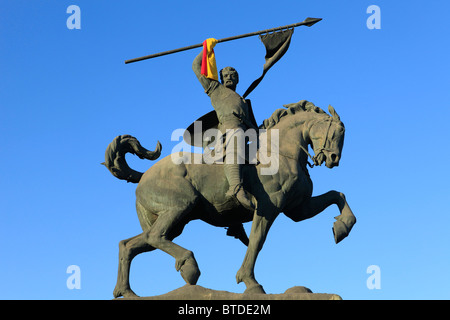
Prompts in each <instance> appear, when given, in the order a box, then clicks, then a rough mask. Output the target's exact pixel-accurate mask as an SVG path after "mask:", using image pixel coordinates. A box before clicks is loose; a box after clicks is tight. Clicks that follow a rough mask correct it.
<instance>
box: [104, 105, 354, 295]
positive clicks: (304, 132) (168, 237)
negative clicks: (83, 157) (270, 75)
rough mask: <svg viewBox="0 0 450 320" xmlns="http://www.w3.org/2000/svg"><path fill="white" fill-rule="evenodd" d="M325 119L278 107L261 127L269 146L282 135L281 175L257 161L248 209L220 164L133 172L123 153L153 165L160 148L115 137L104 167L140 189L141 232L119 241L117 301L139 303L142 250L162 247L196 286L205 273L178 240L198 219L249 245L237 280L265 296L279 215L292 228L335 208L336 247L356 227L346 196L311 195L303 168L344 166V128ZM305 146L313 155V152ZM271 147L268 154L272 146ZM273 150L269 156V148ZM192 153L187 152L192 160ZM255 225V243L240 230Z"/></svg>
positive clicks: (248, 177) (162, 164) (247, 173)
mask: <svg viewBox="0 0 450 320" xmlns="http://www.w3.org/2000/svg"><path fill="white" fill-rule="evenodd" d="M328 111H329V113H330V114H331V116H330V115H328V114H327V113H326V112H325V111H323V110H322V109H320V108H319V107H316V106H315V105H314V104H312V103H311V102H308V101H305V100H302V101H300V102H298V103H294V104H290V105H286V106H285V109H277V110H276V111H275V112H274V113H273V114H272V116H271V117H270V118H268V119H266V120H264V122H263V123H262V124H261V126H260V127H259V128H260V129H264V130H266V131H265V132H266V133H267V137H266V138H267V139H268V142H267V145H268V146H271V145H272V144H271V141H270V139H272V138H271V137H272V135H271V134H270V132H271V131H273V130H278V132H279V146H278V147H279V150H278V161H279V168H278V172H276V173H275V174H272V175H263V174H261V171H262V169H264V166H268V164H265V163H263V162H262V161H261V162H258V163H257V164H254V165H244V166H243V177H244V188H245V189H246V190H247V191H248V193H249V195H250V196H251V197H252V202H254V203H255V204H256V209H255V210H254V211H251V210H249V209H246V208H244V207H242V206H240V205H239V204H238V203H237V202H230V201H227V197H226V196H225V193H226V191H227V190H228V183H227V180H226V178H225V176H224V172H223V166H221V165H220V164H188V163H183V162H182V163H178V164H177V163H174V162H173V161H172V158H171V156H167V157H165V158H163V159H161V160H159V161H158V162H156V163H155V164H154V165H153V166H152V167H151V168H150V169H148V170H147V171H146V172H145V173H140V172H137V171H134V170H133V169H131V168H130V167H129V166H128V165H127V163H126V161H125V154H126V153H127V152H128V153H132V154H135V155H137V156H139V157H140V158H143V159H150V160H155V159H157V158H158V157H159V156H160V154H161V144H160V143H159V142H158V145H157V147H156V149H155V151H149V150H147V149H145V148H143V147H142V146H141V145H140V143H139V141H138V140H137V139H136V138H134V137H132V136H130V135H122V136H118V137H116V138H115V139H114V140H113V142H111V143H110V144H109V146H108V148H107V150H106V155H105V158H106V161H105V162H104V163H103V164H105V166H106V167H107V168H108V169H109V170H110V172H111V173H112V174H113V175H114V176H115V177H117V178H119V179H123V180H127V181H128V182H134V183H139V184H138V186H137V188H136V210H137V215H138V218H139V222H140V225H141V227H142V231H143V232H142V233H141V234H139V235H137V236H134V237H132V238H129V239H126V240H122V241H120V243H119V268H118V277H117V284H116V287H115V289H114V292H113V294H114V297H116V298H117V297H120V296H123V297H135V296H136V294H135V293H134V292H133V291H132V290H131V287H130V283H129V273H130V264H131V261H132V259H133V258H134V257H135V256H136V255H138V254H140V253H143V252H148V251H152V250H155V249H160V250H162V251H164V252H166V253H168V254H169V255H171V256H172V257H174V258H175V268H176V270H177V271H179V272H180V274H181V276H182V277H183V279H184V280H185V281H186V283H187V284H191V285H195V284H196V283H197V280H198V278H199V276H200V270H199V268H198V265H197V262H196V260H195V258H194V254H193V252H192V251H190V250H187V249H185V248H183V247H181V246H179V245H178V244H176V243H174V242H173V239H175V238H176V237H177V236H179V235H180V234H181V233H182V231H183V228H184V226H185V225H186V224H187V223H188V222H190V221H192V220H196V219H201V220H203V221H204V222H206V223H209V224H211V225H213V226H217V227H225V228H228V231H229V233H228V235H234V236H235V237H236V238H239V239H240V240H241V241H242V242H243V243H244V244H246V245H247V251H246V254H245V257H244V261H243V263H242V266H241V267H240V269H239V271H238V272H237V274H236V280H237V282H238V283H240V282H244V283H245V285H246V290H245V293H265V292H264V289H263V287H262V286H261V285H260V284H259V283H258V282H257V281H256V279H255V275H254V268H255V263H256V259H257V256H258V253H259V252H260V250H261V249H262V247H263V245H264V241H265V239H266V236H267V233H268V232H269V229H270V227H271V225H272V223H273V222H274V220H275V219H276V218H277V216H278V215H279V214H280V213H284V214H285V215H286V216H287V217H289V218H290V219H292V220H293V221H295V222H298V221H302V220H305V219H309V218H312V217H314V216H315V215H317V214H319V213H320V212H322V211H323V210H325V209H326V208H327V207H328V206H330V205H332V204H336V205H337V207H338V208H339V211H340V215H338V216H337V217H335V219H336V221H335V222H334V224H333V233H334V239H335V242H336V243H338V242H340V241H341V240H342V239H344V238H345V237H346V236H347V235H348V234H349V232H350V231H351V229H352V227H353V225H354V224H355V223H356V218H355V216H354V215H353V213H352V211H351V209H350V207H349V205H348V204H347V201H346V198H345V196H344V194H343V193H341V192H338V191H329V192H327V193H325V194H322V195H319V196H314V197H313V196H312V189H313V186H312V181H311V179H310V176H309V174H308V170H307V168H306V165H307V164H309V165H310V166H311V164H310V163H309V162H308V157H310V158H311V159H312V161H313V162H314V164H313V165H319V166H320V165H321V164H322V163H324V162H325V165H326V166H327V167H328V168H333V167H335V166H338V165H339V161H340V159H341V152H342V148H343V142H344V132H345V128H344V125H343V123H342V122H341V120H340V118H339V116H338V114H337V113H336V111H335V110H334V108H333V107H331V106H329V108H328ZM308 146H311V147H312V149H313V150H314V154H315V156H314V157H312V156H311V155H310V154H309V153H308ZM269 149H270V148H269ZM268 152H270V150H268ZM191 155H192V154H186V156H191ZM250 221H252V227H251V232H250V237H249V238H247V236H246V235H245V231H244V229H243V227H242V224H243V223H244V222H250Z"/></svg>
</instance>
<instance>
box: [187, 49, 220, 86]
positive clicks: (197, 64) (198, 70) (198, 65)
mask: <svg viewBox="0 0 450 320" xmlns="http://www.w3.org/2000/svg"><path fill="white" fill-rule="evenodd" d="M202 58H203V51H201V52H200V53H199V55H198V56H197V57H195V59H194V62H193V63H192V70H194V73H195V75H196V76H197V78H198V81H200V83H201V84H202V86H203V88H204V89H205V91H206V90H208V89H209V87H210V85H211V82H213V81H215V80H212V79H209V78H207V77H205V76H204V75H202Z"/></svg>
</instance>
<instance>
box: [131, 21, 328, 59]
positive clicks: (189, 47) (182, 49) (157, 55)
mask: <svg viewBox="0 0 450 320" xmlns="http://www.w3.org/2000/svg"><path fill="white" fill-rule="evenodd" d="M320 20H322V19H321V18H306V19H305V21H303V22H298V23H294V24H290V25H287V26H283V27H278V28H272V29H267V30H261V31H256V32H251V33H246V34H241V35H239V36H234V37H228V38H223V39H219V40H217V42H218V43H219V42H226V41H231V40H236V39H241V38H247V37H251V36H256V35H260V34H264V33H270V32H274V31H279V30H283V29H290V28H295V27H299V26H307V27H311V26H312V25H314V24H315V23H317V22H319V21H320ZM202 46H203V43H199V44H194V45H192V46H187V47H183V48H178V49H174V50H169V51H164V52H159V53H154V54H151V55H148V56H143V57H139V58H134V59H130V60H125V63H126V64H128V63H132V62H137V61H142V60H147V59H152V58H156V57H161V56H165V55H168V54H172V53H176V52H181V51H186V50H191V49H195V48H200V47H202Z"/></svg>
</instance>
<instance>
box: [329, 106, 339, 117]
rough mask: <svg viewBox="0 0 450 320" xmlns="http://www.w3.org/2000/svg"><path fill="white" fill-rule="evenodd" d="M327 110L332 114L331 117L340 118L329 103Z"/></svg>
mask: <svg viewBox="0 0 450 320" xmlns="http://www.w3.org/2000/svg"><path fill="white" fill-rule="evenodd" d="M328 112H329V113H330V114H331V115H332V116H333V118H336V119H337V120H341V118H340V117H339V115H338V114H337V112H336V110H334V108H333V107H332V106H331V104H330V105H329V106H328Z"/></svg>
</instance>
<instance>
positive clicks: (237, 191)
mask: <svg viewBox="0 0 450 320" xmlns="http://www.w3.org/2000/svg"><path fill="white" fill-rule="evenodd" d="M224 167H225V168H224V169H225V176H226V177H227V179H228V183H229V185H230V188H229V189H228V191H227V193H226V195H227V196H228V197H234V198H235V199H236V200H237V201H238V202H239V203H240V204H241V205H242V206H244V208H246V209H248V210H254V209H255V205H254V204H253V203H252V202H251V201H250V199H249V197H248V195H247V192H246V191H245V190H244V187H243V186H242V183H241V168H240V167H241V166H240V165H239V164H224Z"/></svg>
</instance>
